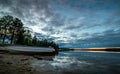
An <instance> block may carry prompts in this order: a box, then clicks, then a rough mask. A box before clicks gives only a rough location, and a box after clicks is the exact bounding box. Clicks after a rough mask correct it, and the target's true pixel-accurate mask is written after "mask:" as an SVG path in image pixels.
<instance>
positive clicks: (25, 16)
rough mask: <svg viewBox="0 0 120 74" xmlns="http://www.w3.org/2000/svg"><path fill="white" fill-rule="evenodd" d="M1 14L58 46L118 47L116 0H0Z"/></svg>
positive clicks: (119, 30) (119, 27) (119, 9)
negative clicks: (19, 20) (16, 20)
mask: <svg viewBox="0 0 120 74" xmlns="http://www.w3.org/2000/svg"><path fill="white" fill-rule="evenodd" d="M4 15H12V16H14V17H18V18H20V19H21V20H22V22H23V23H24V25H25V26H27V27H29V28H31V29H33V31H34V32H35V34H36V35H37V37H39V38H46V39H49V40H54V41H55V42H57V43H58V44H59V45H60V47H81V48H82V47H108V46H120V0H0V17H2V16H4Z"/></svg>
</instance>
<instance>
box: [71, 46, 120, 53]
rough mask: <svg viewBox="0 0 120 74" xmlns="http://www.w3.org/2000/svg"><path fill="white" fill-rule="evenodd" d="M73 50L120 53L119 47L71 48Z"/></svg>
mask: <svg viewBox="0 0 120 74" xmlns="http://www.w3.org/2000/svg"><path fill="white" fill-rule="evenodd" d="M73 51H74V52H104V53H120V47H112V48H83V49H82V48H73Z"/></svg>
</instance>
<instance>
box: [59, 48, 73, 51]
mask: <svg viewBox="0 0 120 74" xmlns="http://www.w3.org/2000/svg"><path fill="white" fill-rule="evenodd" d="M73 50H74V49H70V48H60V49H59V51H73Z"/></svg>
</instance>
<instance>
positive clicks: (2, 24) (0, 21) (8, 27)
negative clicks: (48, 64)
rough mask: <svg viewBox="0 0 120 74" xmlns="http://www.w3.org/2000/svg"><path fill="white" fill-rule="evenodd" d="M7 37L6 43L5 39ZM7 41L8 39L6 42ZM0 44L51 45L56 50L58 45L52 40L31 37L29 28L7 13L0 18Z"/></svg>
mask: <svg viewBox="0 0 120 74" xmlns="http://www.w3.org/2000/svg"><path fill="white" fill-rule="evenodd" d="M6 39H7V43H6V41H5V40H6ZM8 41H10V42H9V43H8ZM0 43H1V44H0V46H6V44H11V45H12V44H19V45H28V46H42V47H49V46H51V47H53V48H54V49H55V50H56V52H58V49H59V46H58V44H56V43H55V42H54V41H48V40H47V39H42V40H39V39H37V37H36V36H34V37H32V35H31V32H30V30H28V29H27V30H26V28H25V27H24V24H23V23H22V21H21V20H20V19H19V18H16V17H13V16H10V15H7V16H3V17H2V18H0Z"/></svg>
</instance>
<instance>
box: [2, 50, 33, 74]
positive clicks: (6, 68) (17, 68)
mask: <svg viewBox="0 0 120 74" xmlns="http://www.w3.org/2000/svg"><path fill="white" fill-rule="evenodd" d="M33 59H34V58H32V57H31V56H26V55H14V54H9V53H3V52H0V74H32V69H31V67H30V61H31V60H33Z"/></svg>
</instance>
